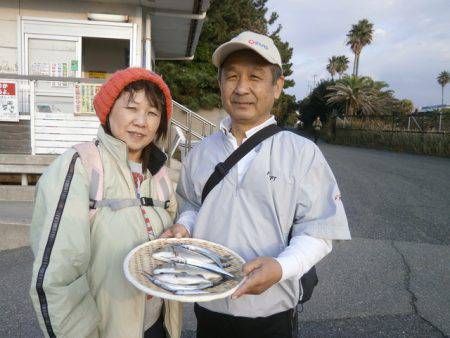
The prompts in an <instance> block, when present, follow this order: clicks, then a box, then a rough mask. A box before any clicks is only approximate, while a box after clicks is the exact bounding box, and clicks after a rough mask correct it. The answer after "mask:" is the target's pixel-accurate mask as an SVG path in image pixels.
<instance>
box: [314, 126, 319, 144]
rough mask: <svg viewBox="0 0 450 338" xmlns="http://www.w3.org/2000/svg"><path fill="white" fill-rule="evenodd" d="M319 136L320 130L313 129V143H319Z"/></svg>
mask: <svg viewBox="0 0 450 338" xmlns="http://www.w3.org/2000/svg"><path fill="white" fill-rule="evenodd" d="M319 136H320V130H315V129H314V143H317V141H319Z"/></svg>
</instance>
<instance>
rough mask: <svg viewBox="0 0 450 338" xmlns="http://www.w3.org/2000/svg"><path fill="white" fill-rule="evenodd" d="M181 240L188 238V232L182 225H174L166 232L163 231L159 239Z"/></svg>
mask: <svg viewBox="0 0 450 338" xmlns="http://www.w3.org/2000/svg"><path fill="white" fill-rule="evenodd" d="M172 237H175V238H182V237H190V236H189V232H188V231H187V230H186V228H185V227H184V225H182V224H179V223H175V224H174V225H172V226H171V227H170V228H168V229H167V230H166V231H164V232H163V233H162V234H161V235H160V236H159V238H172Z"/></svg>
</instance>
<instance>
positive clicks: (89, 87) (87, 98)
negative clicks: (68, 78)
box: [74, 83, 101, 115]
mask: <svg viewBox="0 0 450 338" xmlns="http://www.w3.org/2000/svg"><path fill="white" fill-rule="evenodd" d="M100 87H101V84H91V83H77V84H75V86H74V91H75V93H74V100H75V104H74V106H75V115H95V110H94V104H93V102H94V96H95V94H97V92H98V91H99V90H100Z"/></svg>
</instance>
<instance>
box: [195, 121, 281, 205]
mask: <svg viewBox="0 0 450 338" xmlns="http://www.w3.org/2000/svg"><path fill="white" fill-rule="evenodd" d="M280 131H283V129H282V128H281V127H279V126H277V125H276V124H271V125H269V126H267V127H264V128H263V129H261V130H259V131H258V132H256V133H255V134H254V135H252V136H250V137H249V138H248V139H247V141H245V142H244V143H242V144H241V145H240V146H239V147H238V148H237V149H236V150H235V151H233V152H232V153H231V155H230V156H228V158H227V159H226V160H225V161H223V162H219V163H218V164H217V165H216V167H215V168H214V172H213V173H212V174H211V176H210V177H209V178H208V181H206V184H205V186H204V187H203V191H202V204H203V201H204V200H205V198H206V196H208V194H209V192H210V191H211V190H213V189H214V187H215V186H216V185H217V184H219V182H220V181H221V180H222V179H223V178H224V177H225V176H227V174H228V172H229V171H230V170H231V168H233V166H234V165H235V164H236V163H238V162H239V160H240V159H241V158H243V157H244V156H245V155H247V154H248V153H249V152H250V151H251V150H252V149H253V148H255V147H256V146H257V145H258V144H260V143H261V142H262V141H264V140H265V139H267V138H269V137H271V136H273V135H275V134H276V133H278V132H280Z"/></svg>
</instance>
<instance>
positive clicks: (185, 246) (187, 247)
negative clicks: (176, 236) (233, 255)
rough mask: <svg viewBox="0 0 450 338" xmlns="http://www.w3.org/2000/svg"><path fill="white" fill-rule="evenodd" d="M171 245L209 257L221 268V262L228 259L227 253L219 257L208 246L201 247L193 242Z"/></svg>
mask: <svg viewBox="0 0 450 338" xmlns="http://www.w3.org/2000/svg"><path fill="white" fill-rule="evenodd" d="M173 247H175V248H183V249H185V250H189V251H192V252H195V253H197V254H200V255H203V256H205V257H207V258H209V259H210V260H211V261H212V262H214V263H216V264H217V266H220V267H221V268H223V263H225V262H227V261H228V260H230V256H229V255H227V256H222V257H221V256H220V255H219V254H217V253H216V252H214V251H212V250H210V249H208V248H203V247H200V246H197V245H193V244H176V245H173Z"/></svg>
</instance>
